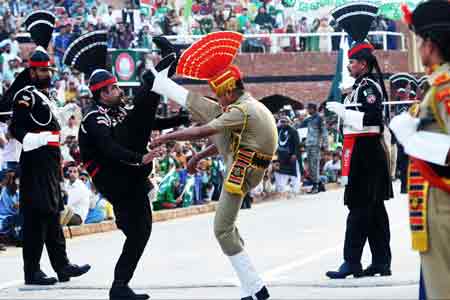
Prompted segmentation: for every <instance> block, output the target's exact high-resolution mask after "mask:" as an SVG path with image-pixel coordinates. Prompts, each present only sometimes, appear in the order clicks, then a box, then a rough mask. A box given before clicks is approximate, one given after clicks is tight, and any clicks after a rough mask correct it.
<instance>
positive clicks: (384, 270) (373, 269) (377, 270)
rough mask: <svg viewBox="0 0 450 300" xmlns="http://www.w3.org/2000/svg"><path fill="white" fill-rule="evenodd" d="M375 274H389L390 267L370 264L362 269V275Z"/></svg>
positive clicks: (390, 272)
mask: <svg viewBox="0 0 450 300" xmlns="http://www.w3.org/2000/svg"><path fill="white" fill-rule="evenodd" d="M377 274H379V275H380V276H391V275H392V271H391V267H390V266H389V265H383V264H382V265H380V264H371V265H370V266H368V267H367V269H365V270H364V271H363V273H362V276H375V275H377Z"/></svg>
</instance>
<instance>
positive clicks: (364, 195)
mask: <svg viewBox="0 0 450 300" xmlns="http://www.w3.org/2000/svg"><path fill="white" fill-rule="evenodd" d="M377 12H378V8H377V6H376V5H373V4H370V3H351V4H348V5H344V6H342V7H338V8H337V9H335V10H334V11H333V12H332V15H333V17H334V19H335V20H336V21H337V22H338V23H339V24H340V25H341V26H342V27H343V28H344V30H345V31H346V32H347V33H348V34H349V35H350V36H351V38H352V39H353V40H354V41H355V43H354V45H353V46H352V48H351V49H350V50H349V52H348V56H349V60H350V64H349V66H348V68H349V72H350V74H351V76H352V77H354V78H355V79H356V81H355V84H354V85H353V90H352V93H351V94H350V95H349V96H348V97H347V98H346V99H345V104H353V105H356V107H352V108H349V109H346V107H345V105H344V104H341V103H338V102H328V103H327V109H329V110H330V111H332V112H334V113H336V114H337V115H338V116H339V117H340V118H342V119H343V124H344V149H343V162H342V166H343V167H342V168H343V170H342V176H343V180H347V184H346V187H345V193H344V203H345V204H346V205H347V207H348V209H349V214H348V217H347V229H346V232H345V242H344V263H343V264H342V265H341V266H340V268H339V270H338V271H329V272H327V273H326V275H327V276H328V277H330V278H346V277H347V276H349V275H353V276H354V277H359V276H374V275H375V274H380V275H383V276H387V275H391V267H390V266H391V250H390V246H389V242H390V231H389V219H388V215H387V212H386V208H385V206H384V201H385V200H388V199H390V198H391V197H392V196H393V193H392V184H391V176H390V174H389V166H388V155H387V153H386V152H387V151H386V147H385V144H384V141H383V128H384V121H383V105H382V102H383V101H384V99H387V94H386V89H385V87H384V83H383V77H382V74H381V71H380V68H379V65H378V62H377V59H376V57H375V56H374V55H373V53H372V52H373V50H374V47H373V46H372V45H371V44H370V43H368V42H366V41H364V40H365V38H366V36H367V33H368V31H369V27H370V24H371V23H372V21H373V19H374V18H375V16H376V15H377ZM373 69H375V70H376V71H377V76H375V74H373V73H372V71H373ZM344 182H345V181H344ZM367 240H368V241H369V245H370V250H371V252H372V264H371V265H370V266H369V267H368V268H366V269H365V270H364V271H363V270H362V266H361V256H362V252H363V248H364V245H365V243H366V241H367Z"/></svg>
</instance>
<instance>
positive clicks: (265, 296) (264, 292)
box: [241, 286, 270, 300]
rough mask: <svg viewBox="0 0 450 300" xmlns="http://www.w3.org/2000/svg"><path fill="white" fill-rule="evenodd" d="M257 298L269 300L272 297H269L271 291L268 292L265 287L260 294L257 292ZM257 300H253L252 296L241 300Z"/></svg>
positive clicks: (258, 299)
mask: <svg viewBox="0 0 450 300" xmlns="http://www.w3.org/2000/svg"><path fill="white" fill-rule="evenodd" d="M255 297H256V299H257V300H267V299H269V297H270V295H269V291H268V290H267V288H266V287H265V286H263V287H262V288H261V289H260V290H259V292H257V293H256V294H255ZM253 299H255V298H253V297H252V296H248V297H245V298H242V299H241V300H253Z"/></svg>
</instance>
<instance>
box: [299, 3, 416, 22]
mask: <svg viewBox="0 0 450 300" xmlns="http://www.w3.org/2000/svg"><path fill="white" fill-rule="evenodd" d="M367 1H368V2H371V3H375V4H377V5H378V7H379V8H380V15H382V16H385V17H387V18H389V19H393V20H401V19H402V12H401V9H400V5H401V4H402V3H406V4H408V6H409V8H410V9H411V10H412V9H414V8H415V7H416V5H417V4H418V3H419V2H421V1H419V0H406V1H405V0H367ZM350 2H354V1H353V0H303V1H298V10H299V11H300V12H301V13H305V15H306V14H308V16H311V14H313V15H314V17H319V18H320V17H323V16H328V15H329V13H330V11H331V10H332V9H334V8H335V7H338V6H341V5H344V4H346V3H350Z"/></svg>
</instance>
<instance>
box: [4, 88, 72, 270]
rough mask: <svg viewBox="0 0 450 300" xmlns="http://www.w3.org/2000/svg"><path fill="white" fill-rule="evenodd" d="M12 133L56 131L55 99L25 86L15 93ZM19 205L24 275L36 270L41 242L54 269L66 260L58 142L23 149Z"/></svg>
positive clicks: (19, 135) (38, 267)
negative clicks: (53, 109)
mask: <svg viewBox="0 0 450 300" xmlns="http://www.w3.org/2000/svg"><path fill="white" fill-rule="evenodd" d="M13 101H14V104H13V117H12V122H11V126H10V130H11V133H12V135H13V136H14V137H15V138H16V139H17V140H18V141H19V142H21V143H23V139H24V137H25V135H26V134H28V133H39V132H42V131H53V132H55V131H59V130H60V125H59V123H58V120H57V119H56V117H55V115H54V113H53V112H52V108H54V107H56V103H55V101H54V100H51V99H49V97H48V95H47V93H46V92H45V91H39V90H38V89H36V88H35V87H34V86H27V87H25V88H23V89H21V90H20V91H18V92H17V93H16V95H15V96H14V100H13ZM20 169H21V182H20V206H21V210H22V212H23V215H24V226H23V239H24V241H23V259H24V270H25V276H32V274H33V273H34V272H37V271H39V269H40V266H39V262H40V259H41V255H42V251H43V247H44V244H45V245H46V248H47V252H48V255H49V258H50V262H51V264H52V267H53V269H54V270H55V272H59V271H60V270H61V269H62V268H64V267H65V266H66V265H67V264H68V263H69V261H68V259H67V254H66V244H65V238H64V234H63V231H62V228H61V225H60V223H59V218H60V217H59V212H60V211H61V210H62V209H63V208H64V203H63V200H62V195H61V182H62V174H61V152H60V149H59V146H58V145H55V146H48V145H45V146H42V147H39V148H37V149H35V150H32V151H27V152H24V151H22V153H21V156H20Z"/></svg>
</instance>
